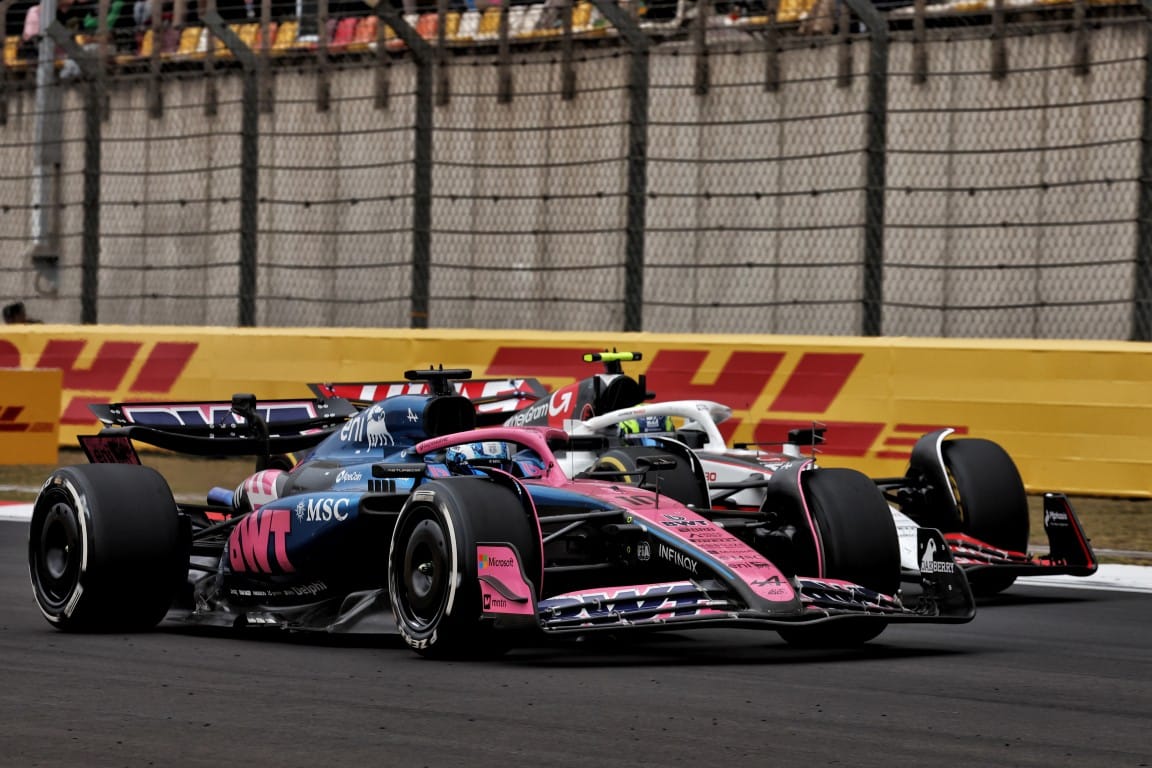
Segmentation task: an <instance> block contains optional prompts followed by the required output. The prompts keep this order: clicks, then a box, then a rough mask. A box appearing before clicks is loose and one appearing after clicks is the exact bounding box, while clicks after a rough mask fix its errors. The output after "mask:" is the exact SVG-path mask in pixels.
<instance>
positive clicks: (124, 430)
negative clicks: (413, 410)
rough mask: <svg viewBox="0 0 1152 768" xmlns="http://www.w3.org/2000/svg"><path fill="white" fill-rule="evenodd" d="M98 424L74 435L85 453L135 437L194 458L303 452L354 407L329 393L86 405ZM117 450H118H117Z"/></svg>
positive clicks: (347, 415)
mask: <svg viewBox="0 0 1152 768" xmlns="http://www.w3.org/2000/svg"><path fill="white" fill-rule="evenodd" d="M88 407H89V410H91V411H92V413H93V414H95V415H96V418H98V419H99V420H100V422H101V423H102V424H104V428H103V429H101V430H100V434H99V435H98V436H97V437H99V438H100V441H99V443H97V441H95V440H93V439H92V438H91V437H89V438H84V437H82V438H81V439H80V443H81V447H83V448H84V449H85V452H86V453H89V458H90V459H91V453H90V448H93V447H94V446H95V445H97V444H99V445H102V446H105V448H103V449H101V452H102V453H103V454H104V455H108V454H107V451H108V450H109V449H110V448H111V447H112V446H115V445H116V444H118V443H119V444H121V445H122V444H123V442H124V441H136V442H141V443H146V444H148V445H152V446H155V447H157V448H163V449H165V450H170V451H176V452H178V453H186V454H192V455H198V456H254V455H255V456H260V455H270V454H288V453H296V452H298V451H304V450H308V449H310V448H313V447H314V446H316V445H317V444H318V443H320V441H322V440H323V439H324V438H325V437H327V436H328V435H329V434H330V433H331V432H332V430H333V429H334V428H335V427H337V426H339V425H340V424H343V423H344V422H345V421H347V420H348V419H349V418H351V417H352V416H355V415H356V414H357V413H358V412H359V411H358V410H357V408H356V407H355V406H354V405H353V404H352V403H350V402H348V401H347V400H343V399H341V398H332V397H317V398H313V399H295V400H264V401H257V400H256V398H255V396H253V395H235V396H233V398H232V400H231V401H200V402H192V401H182V402H135V403H107V404H92V405H89V406H88ZM119 450H121V451H123V450H124V449H123V448H121V449H119Z"/></svg>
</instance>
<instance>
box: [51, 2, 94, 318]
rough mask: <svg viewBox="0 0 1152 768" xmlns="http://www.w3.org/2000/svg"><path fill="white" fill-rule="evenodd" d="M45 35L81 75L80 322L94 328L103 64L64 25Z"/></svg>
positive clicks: (54, 27) (54, 24) (58, 25)
mask: <svg viewBox="0 0 1152 768" xmlns="http://www.w3.org/2000/svg"><path fill="white" fill-rule="evenodd" d="M47 31H48V35H49V37H51V38H52V39H53V40H54V41H55V42H56V44H57V45H59V46H60V47H61V48H63V49H64V53H65V54H67V56H68V57H69V58H70V59H72V60H73V61H75V62H76V64H77V66H79V67H80V73H81V74H82V75H83V76H84V80H85V83H84V202H83V203H82V205H83V206H84V216H83V225H82V226H83V234H82V235H81V246H80V248H81V255H80V322H81V323H84V324H85V325H95V324H96V323H97V322H99V320H98V315H99V300H100V299H99V297H100V163H101V158H100V145H101V142H102V141H103V137H104V130H103V128H102V127H101V122H102V121H103V119H104V100H105V95H106V94H105V91H104V78H103V76H102V75H103V70H104V61H103V60H102V59H101V58H100V57H98V56H93V55H92V54H91V53H89V52H88V51H85V50H84V49H83V48H81V47H80V46H79V45H77V44H76V41H75V40H73V39H72V35H71V34H70V33H69V32H68V30H67V29H65V28H64V26H63V25H62V24H61V23H60V22H58V21H53V22H52V24H51V26H49V27H48V30H47Z"/></svg>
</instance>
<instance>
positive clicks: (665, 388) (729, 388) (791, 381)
mask: <svg viewBox="0 0 1152 768" xmlns="http://www.w3.org/2000/svg"><path fill="white" fill-rule="evenodd" d="M708 355H709V352H708V351H706V350H696V349H662V350H658V351H657V352H656V353H655V354H654V355H652V356H651V362H650V363H649V365H648V368H647V369H646V370H641V369H640V368H637V369H636V370H635V372H633V374H632V375H633V376H635V375H638V374H639V373H644V374H645V376H646V377H647V382H648V388H649V389H650V390H653V391H655V393H656V397H657V398H658V399H659V400H665V401H666V400H715V401H717V402H719V403H723V404H724V405H727V406H729V407H731V408H732V409H733V411H735V412H737V413H736V414H735V415H734V416H733V417H732V418H729V419H728V420H726V421H724V422H723V423H721V424H719V425H718V426H719V428H720V431H721V433H722V434H723V435H724V438H725V439H726V440H731V438H732V435H733V433H734V432H735V431H736V430H737V428H739V427H740V425H741V423H742V422H743V419H742V418H740V417H739V412H741V411H743V412H747V411H749V409H751V408H752V407H753V405H754V404H755V403H756V402H758V401H759V400H760V399H761V397H762V396H763V395H765V394H766V393H767V394H771V395H772V400H771V404H770V405H769V406H768V412H769V413H787V414H790V417H789V418H777V419H772V418H763V419H757V420H756V421H755V422H754V423H753V427H752V441H753V442H761V443H773V442H775V443H779V442H781V441H782V440H783V439H784V438H785V437H786V436H787V433H788V430H790V429H794V428H796V427H797V426H800V425H802V423H803V422H804V421H805V420H818V421H820V422H822V423H824V424H825V425H827V427H828V442H827V443H826V444H824V445H822V446H821V452H822V453H823V454H825V455H829V456H866V455H868V454H869V453H870V452H872V455H874V456H875V457H876V458H881V459H907V458H908V456H909V454H910V453H911V449H912V446H913V445H914V444H915V442H916V439H917V438H918V437H920V436H921V435H923V434H925V433H927V432H931V431H933V430H935V429H938V428H939V426H941V425H935V424H904V423H897V424H892V425H888V424H886V423H884V422H882V421H830V420H828V419H826V418H824V416H825V414H827V412H828V411H829V409H830V408H831V407H832V404H833V403H834V401H835V400H836V398H837V397H838V396H839V394H840V392H841V391H842V390H843V389H844V386H845V385H846V384H847V383H848V381H849V380H850V379H851V377H852V375H853V373H854V372H855V371H856V367H857V365H859V363H860V361H861V360H862V359H863V357H864V355H863V354H862V353H860V352H799V353H797V352H756V351H740V350H737V351H735V352H732V354H731V355H729V357H728V359H727V360H726V361H725V362H724V364H723V366H722V367H721V369H720V372H719V373H718V374H716V375H715V377H712V380H710V381H705V379H706V378H709V377H707V375H706V374H705V373H704V365H705V363H706V361H707V359H708ZM645 357H647V355H645ZM789 366H790V367H789ZM778 372H786V373H787V375H786V376H785V377H784V379H783V381H782V382H778V381H776V380H774V377H775V375H776V374H777V373H778ZM591 373H592V370H591V369H590V368H589V366H588V364H587V363H584V362H582V361H581V360H580V356H579V355H578V354H576V353H575V352H574V351H573V350H572V349H560V348H556V347H500V348H498V349H497V350H496V352H495V354H494V355H493V357H492V362H491V363H490V364H489V365H488V368H487V370H485V372H484V375H486V376H515V375H520V376H523V375H532V376H538V377H540V378H543V379H549V380H551V381H552V383H553V384H554V385H555V386H556V387H560V386H564V385H567V384H570V383H572V382H574V381H578V380H580V379H584V378H587V377H588V376H589V375H590V374H591ZM698 382H699V383H698ZM545 405H547V406H548V407H549V409H550V410H552V409H555V408H557V407H558V405H560V404H557V403H541V404H540V406H539V407H540V408H543V407H544V406H545ZM541 412H542V411H541ZM521 413H525V411H521ZM791 414H795V415H791ZM951 426H953V427H955V429H956V433H957V434H965V433H966V432H967V428H966V427H956V425H951ZM886 430H887V431H888V432H889V434H888V435H887V436H884V435H885V431H886ZM882 436H884V437H883V439H881V438H882ZM878 442H879V443H880V445H879V446H878V447H877V449H876V450H875V451H874V452H873V446H876V445H877V443H878Z"/></svg>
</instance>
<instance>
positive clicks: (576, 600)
mask: <svg viewBox="0 0 1152 768" xmlns="http://www.w3.org/2000/svg"><path fill="white" fill-rule="evenodd" d="M501 549H503V550H504V551H503V552H502V554H504V555H505V556H506V557H507V556H511V557H515V556H516V555H515V552H514V550H512V549H511V548H510V547H508V548H506V549H505V548H501ZM919 549H920V556H921V560H922V565H923V566H924V567H923V568H922V573H923V578H922V581H921V592H920V594H919V595H917V596H915V597H914V598H912V599H910V600H906V599H905V597H904V596H902V595H899V594H897V595H884V594H881V593H879V592H875V591H872V590H870V589H867V588H865V587H862V586H859V585H857V584H852V583H850V582H846V581H839V580H835V579H813V578H805V577H796V578H794V579H792V580H791V581H790V587H791V589H792V590H794V592H795V596H796V599H795V600H792V601H787V602H783V603H768V602H766V601H764V602H759V603H756V604H750V603H749V602H748V601H747V599H746V598H745V595H746V594H747V592H746V591H745V590H739V589H735V588H734V585H732V584H727V583H725V582H724V581H723V580H720V579H715V578H709V579H692V580H681V581H672V582H662V583H656V584H636V585H627V586H614V587H609V588H600V589H593V590H584V591H579V592H569V593H565V594H562V595H554V596H549V597H546V598H543V599H540V600H538V601H536V600H534V599H533V597H532V589H531V587H530V585H529V584H528V583H527V581H526V580H525V579H523V577H522V576H521V577H520V578H516V577H515V576H512V577H511V578H509V574H508V573H507V572H505V573H504V574H502V577H501V578H500V579H496V578H493V577H492V576H490V575H489V576H485V575H482V576H480V582H481V584H480V586H481V592H482V595H483V598H484V599H483V602H484V615H485V616H486V617H487V618H490V619H493V620H495V621H496V623H497V625H498V626H508V627H512V626H523V625H524V624H526V623H532V621H533V620H534V622H535V623H536V624H537V625H538V626H539V627H540V629H542V630H543V631H544V632H545V633H546V634H562V633H566V632H573V633H584V632H589V631H594V630H620V629H626V628H627V629H673V628H676V627H684V628H687V627H705V626H747V627H759V628H763V629H769V630H773V629H783V628H787V627H796V626H798V625H811V624H819V623H825V622H832V621H841V620H845V619H852V620H854V621H857V622H858V621H860V620H862V619H863V620H873V621H882V622H885V623H892V622H937V623H963V622H966V621H970V620H971V619H972V617H973V616H974V615H975V602H974V600H973V598H972V592H971V589H970V588H969V586H968V580H967V578H966V577H965V576H964V573H963V571H962V570H961V569H960V568H959V567H957V566H956V564H955V562H954V561H953V559H952V557H951V554H950V551H949V549H948V547H947V545H946V544H945V542H944V539H943V537H942V536H941V534H940V533H939V531H936V530H935V529H928V528H924V529H921V531H920V532H919ZM517 570H519V568H517Z"/></svg>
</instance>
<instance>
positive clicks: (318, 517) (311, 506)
mask: <svg viewBox="0 0 1152 768" xmlns="http://www.w3.org/2000/svg"><path fill="white" fill-rule="evenodd" d="M351 504H352V500H351V499H347V498H342V499H331V498H324V499H308V500H307V501H301V502H300V503H299V504H297V505H296V519H297V520H299V521H300V522H302V523H330V522H332V521H333V520H336V521H338V522H343V521H344V520H347V519H348V508H349V507H350V506H351Z"/></svg>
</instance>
